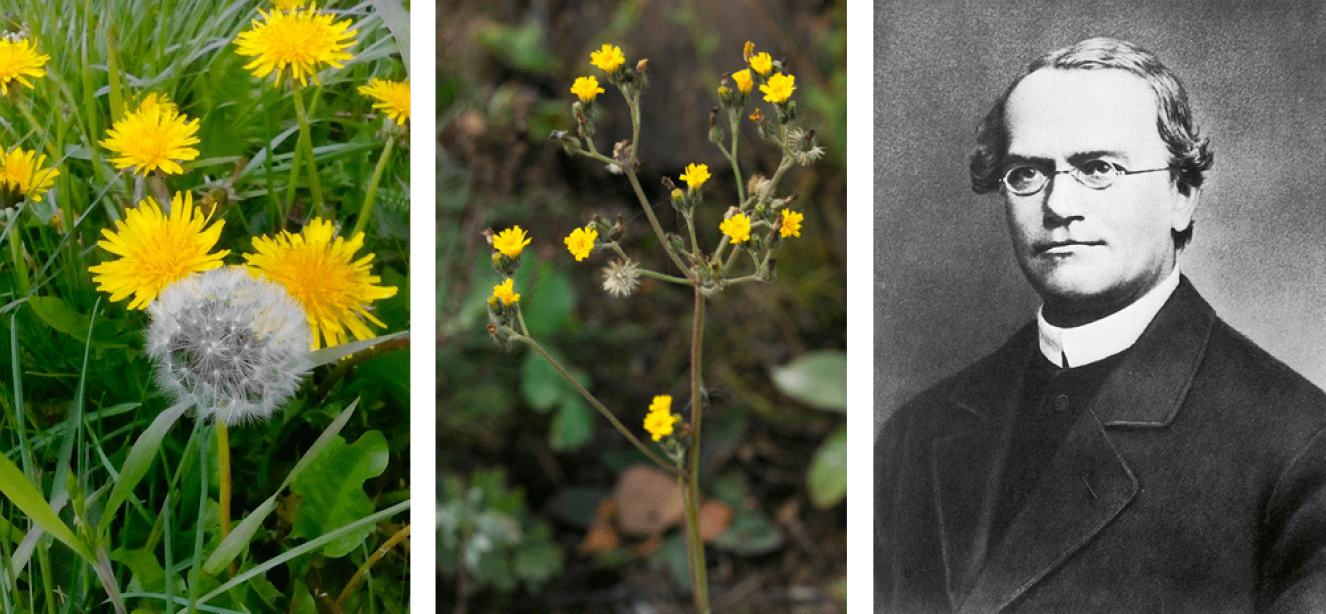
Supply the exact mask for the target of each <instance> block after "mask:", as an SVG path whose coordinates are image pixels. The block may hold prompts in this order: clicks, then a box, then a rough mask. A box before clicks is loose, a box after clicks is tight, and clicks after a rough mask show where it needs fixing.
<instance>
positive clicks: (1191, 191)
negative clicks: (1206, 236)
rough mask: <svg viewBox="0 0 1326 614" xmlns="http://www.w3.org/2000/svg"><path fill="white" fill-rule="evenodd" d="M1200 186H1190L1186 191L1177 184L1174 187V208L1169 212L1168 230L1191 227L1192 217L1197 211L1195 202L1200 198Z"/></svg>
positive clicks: (1180, 230) (1182, 229) (1179, 230)
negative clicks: (1185, 192)
mask: <svg viewBox="0 0 1326 614" xmlns="http://www.w3.org/2000/svg"><path fill="white" fill-rule="evenodd" d="M1201 195H1202V190H1201V188H1196V187H1190V188H1188V193H1187V194H1184V193H1183V190H1181V189H1179V188H1178V187H1177V186H1176V187H1175V189H1174V198H1175V200H1174V209H1173V211H1171V212H1170V222H1169V227H1170V230H1173V231H1174V232H1183V231H1185V230H1188V229H1189V228H1191V227H1192V223H1193V218H1194V216H1195V215H1196V213H1197V202H1198V201H1199V200H1201Z"/></svg>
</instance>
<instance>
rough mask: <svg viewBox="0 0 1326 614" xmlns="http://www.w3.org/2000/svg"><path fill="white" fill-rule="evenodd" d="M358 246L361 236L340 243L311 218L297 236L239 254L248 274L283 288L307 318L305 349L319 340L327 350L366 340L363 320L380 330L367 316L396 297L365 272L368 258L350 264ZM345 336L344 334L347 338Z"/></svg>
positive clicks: (326, 224)
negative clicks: (375, 305)
mask: <svg viewBox="0 0 1326 614" xmlns="http://www.w3.org/2000/svg"><path fill="white" fill-rule="evenodd" d="M363 246H364V233H362V232H360V233H358V234H356V235H355V236H353V237H351V238H350V240H348V241H347V240H345V238H344V237H338V236H336V226H335V225H334V224H332V222H331V221H329V220H323V219H321V218H313V220H311V221H310V222H309V223H308V225H306V226H304V230H303V231H301V232H300V233H299V234H292V233H290V232H289V231H285V230H283V231H281V233H280V234H278V235H277V236H276V237H268V236H262V237H258V238H256V239H254V240H253V251H254V252H255V253H252V254H244V260H245V262H246V263H247V265H248V268H249V271H250V272H252V273H254V274H255V275H262V276H264V277H266V278H267V279H270V280H272V281H274V282H277V283H279V284H281V285H282V286H285V289H286V290H287V291H288V292H290V296H293V297H295V300H297V301H299V303H300V304H301V305H303V306H304V311H305V313H307V314H308V324H309V330H310V332H311V333H312V335H311V343H312V348H311V349H315V350H316V349H318V347H319V343H318V340H319V338H321V339H323V340H325V341H326V345H327V347H332V346H335V345H341V344H342V343H345V342H347V341H349V340H350V335H351V334H353V335H354V337H355V338H356V339H369V338H371V337H373V331H372V330H370V329H369V328H368V326H367V325H366V324H365V323H364V321H365V320H367V321H369V322H372V323H373V324H376V325H378V326H386V324H383V323H382V322H381V321H380V320H378V319H377V318H375V317H373V314H371V313H369V312H368V310H369V306H370V305H371V304H372V302H373V301H374V300H377V299H382V298H388V297H391V296H395V295H396V288H394V287H391V286H386V287H384V286H378V285H376V284H377V283H378V282H380V281H382V279H381V278H380V277H378V276H377V275H373V274H371V273H370V272H369V267H370V266H371V263H372V262H373V257H374V255H373V254H368V255H366V256H364V257H362V258H359V259H358V260H355V259H354V258H355V252H357V251H359V249H360V248H362V247H363ZM347 331H348V334H347Z"/></svg>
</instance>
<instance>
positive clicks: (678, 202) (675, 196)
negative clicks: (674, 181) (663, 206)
mask: <svg viewBox="0 0 1326 614" xmlns="http://www.w3.org/2000/svg"><path fill="white" fill-rule="evenodd" d="M672 206H674V207H677V208H678V209H680V208H682V207H685V206H686V193H685V192H682V191H681V188H673V189H672Z"/></svg>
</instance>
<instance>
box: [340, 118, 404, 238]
mask: <svg viewBox="0 0 1326 614" xmlns="http://www.w3.org/2000/svg"><path fill="white" fill-rule="evenodd" d="M395 146H396V136H395V135H389V136H387V145H386V146H385V147H383V148H382V156H381V157H379V158H378V165H377V167H375V168H374V169H373V178H372V179H369V180H368V193H367V194H365V195H364V206H363V207H361V208H360V209H359V219H358V220H355V229H354V231H353V232H351V233H350V236H351V237H353V236H355V235H357V234H359V233H360V232H363V230H364V227H365V226H367V225H368V216H370V215H372V214H373V201H374V200H375V199H376V198H377V195H378V183H379V182H380V181H382V171H384V170H386V168H387V159H388V158H390V157H391V149H392V147H395Z"/></svg>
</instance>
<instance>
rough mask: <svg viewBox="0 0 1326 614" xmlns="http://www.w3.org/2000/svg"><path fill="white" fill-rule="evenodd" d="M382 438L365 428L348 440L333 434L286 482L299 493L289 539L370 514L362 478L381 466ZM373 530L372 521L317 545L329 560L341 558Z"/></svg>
mask: <svg viewBox="0 0 1326 614" xmlns="http://www.w3.org/2000/svg"><path fill="white" fill-rule="evenodd" d="M387 456H388V454H387V439H386V437H385V436H383V434H382V432H381V431H368V432H367V433H364V434H363V436H361V437H360V438H359V440H358V441H356V442H355V443H353V444H346V443H345V439H343V438H341V437H339V436H338V437H336V438H335V439H333V440H332V441H331V442H330V443H329V444H328V445H327V448H326V449H325V450H323V452H322V453H321V454H319V455H318V457H317V458H316V459H314V460H313V462H311V463H309V466H308V468H307V469H306V470H305V471H304V472H303V473H302V474H300V476H299V477H298V478H296V479H295V481H294V483H293V484H291V485H290V490H291V492H293V493H295V494H297V495H299V496H300V497H302V499H301V500H300V504H299V510H298V512H296V514H295V523H294V527H293V529H292V530H291V532H290V535H291V537H304V538H308V539H313V538H316V537H319V536H321V535H323V534H326V533H330V532H332V531H334V530H336V529H338V528H340V527H342V526H345V525H347V524H350V523H351V522H354V521H356V520H359V519H360V518H363V517H365V516H368V515H370V514H372V513H373V512H374V509H373V502H372V501H370V500H369V498H368V495H367V494H365V493H364V482H365V481H366V480H368V479H370V478H373V477H377V476H379V475H381V474H382V472H383V471H385V470H386V468H387ZM372 533H373V525H367V526H364V527H362V528H361V529H359V530H356V531H352V532H350V533H347V534H346V535H344V536H342V537H340V538H337V539H335V540H333V541H332V542H330V543H328V544H327V546H326V547H324V548H323V549H322V552H323V554H325V555H326V556H329V557H332V558H338V557H342V556H345V555H346V554H348V553H349V552H350V551H352V550H354V549H355V548H356V547H358V546H359V545H360V544H362V543H363V542H364V540H365V539H367V538H368V536H369V535H370V534H372Z"/></svg>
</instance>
